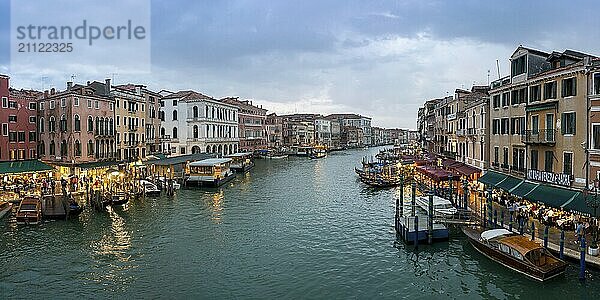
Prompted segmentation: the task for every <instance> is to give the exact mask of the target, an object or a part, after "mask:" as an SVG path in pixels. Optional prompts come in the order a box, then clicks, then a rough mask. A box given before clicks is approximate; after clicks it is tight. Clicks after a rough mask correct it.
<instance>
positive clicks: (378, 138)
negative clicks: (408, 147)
mask: <svg viewBox="0 0 600 300" xmlns="http://www.w3.org/2000/svg"><path fill="white" fill-rule="evenodd" d="M384 131H385V130H384V129H383V128H380V127H375V126H374V127H371V135H372V140H373V146H381V145H384V142H383V133H384Z"/></svg>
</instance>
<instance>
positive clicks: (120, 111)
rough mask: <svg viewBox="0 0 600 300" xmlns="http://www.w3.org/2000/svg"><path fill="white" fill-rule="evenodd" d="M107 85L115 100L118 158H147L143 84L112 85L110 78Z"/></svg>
mask: <svg viewBox="0 0 600 300" xmlns="http://www.w3.org/2000/svg"><path fill="white" fill-rule="evenodd" d="M105 85H106V88H108V90H109V91H110V94H111V96H112V97H113V99H114V100H115V128H116V143H117V149H116V151H117V152H116V156H117V160H122V161H136V160H139V159H145V158H146V153H147V145H146V136H147V135H146V109H147V103H146V98H145V97H144V96H143V95H142V86H137V87H135V86H133V88H131V87H129V86H127V85H125V86H110V80H108V79H107V80H106V83H105Z"/></svg>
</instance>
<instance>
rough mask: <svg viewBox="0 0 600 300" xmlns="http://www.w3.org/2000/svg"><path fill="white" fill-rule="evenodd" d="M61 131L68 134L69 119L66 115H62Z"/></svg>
mask: <svg viewBox="0 0 600 300" xmlns="http://www.w3.org/2000/svg"><path fill="white" fill-rule="evenodd" d="M59 126H60V131H62V132H66V131H67V117H66V116H65V115H62V116H61V117H60V124H59Z"/></svg>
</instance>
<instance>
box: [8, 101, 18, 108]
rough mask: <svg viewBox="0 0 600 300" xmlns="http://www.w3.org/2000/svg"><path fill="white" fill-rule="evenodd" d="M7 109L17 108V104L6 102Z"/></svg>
mask: <svg viewBox="0 0 600 300" xmlns="http://www.w3.org/2000/svg"><path fill="white" fill-rule="evenodd" d="M8 108H17V102H15V101H10V100H9V101H8Z"/></svg>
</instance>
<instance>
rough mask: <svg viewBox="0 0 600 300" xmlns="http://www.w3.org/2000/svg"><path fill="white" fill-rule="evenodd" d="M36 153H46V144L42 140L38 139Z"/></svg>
mask: <svg viewBox="0 0 600 300" xmlns="http://www.w3.org/2000/svg"><path fill="white" fill-rule="evenodd" d="M38 153H39V154H40V155H46V144H45V143H44V141H40V146H39V147H38Z"/></svg>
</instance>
